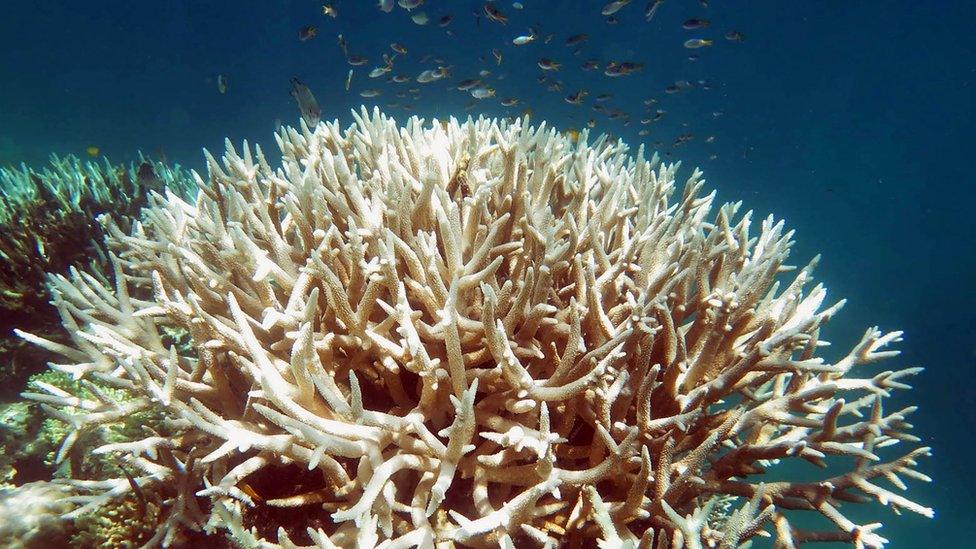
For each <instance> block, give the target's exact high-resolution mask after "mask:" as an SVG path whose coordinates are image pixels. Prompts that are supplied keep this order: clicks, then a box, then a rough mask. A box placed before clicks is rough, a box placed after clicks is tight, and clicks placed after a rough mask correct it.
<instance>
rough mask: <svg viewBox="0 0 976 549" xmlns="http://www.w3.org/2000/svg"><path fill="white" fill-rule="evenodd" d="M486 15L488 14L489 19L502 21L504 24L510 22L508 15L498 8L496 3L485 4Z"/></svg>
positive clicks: (497, 21)
mask: <svg viewBox="0 0 976 549" xmlns="http://www.w3.org/2000/svg"><path fill="white" fill-rule="evenodd" d="M485 15H487V16H488V19H490V20H492V21H494V22H496V23H501V24H502V25H504V24H506V23H508V17H506V16H505V14H504V13H502V12H501V10H499V9H498V8H496V7H495V6H494V4H485Z"/></svg>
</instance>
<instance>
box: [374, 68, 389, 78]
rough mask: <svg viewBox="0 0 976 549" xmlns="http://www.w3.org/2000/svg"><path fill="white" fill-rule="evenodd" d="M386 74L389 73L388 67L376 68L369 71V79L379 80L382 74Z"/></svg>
mask: <svg viewBox="0 0 976 549" xmlns="http://www.w3.org/2000/svg"><path fill="white" fill-rule="evenodd" d="M388 72H390V67H389V66H385V67H376V68H374V69H373V70H371V71H369V77H370V78H379V77H381V76H383V75H384V74H386V73H388Z"/></svg>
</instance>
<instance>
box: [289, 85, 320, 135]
mask: <svg viewBox="0 0 976 549" xmlns="http://www.w3.org/2000/svg"><path fill="white" fill-rule="evenodd" d="M291 96H292V97H294V98H295V101H298V109H299V110H300V111H301V113H302V119H304V120H305V123H306V124H307V125H308V127H309V128H314V127H315V126H317V125H318V123H319V120H321V119H322V109H320V108H319V103H318V101H316V100H315V96H314V95H312V90H310V89H308V86H306V85H305V84H302V81H301V80H299V79H298V77H293V78H292V79H291Z"/></svg>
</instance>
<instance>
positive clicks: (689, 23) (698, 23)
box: [681, 19, 711, 30]
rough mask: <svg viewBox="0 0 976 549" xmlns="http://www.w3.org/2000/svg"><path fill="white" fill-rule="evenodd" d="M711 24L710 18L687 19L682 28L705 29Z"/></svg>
mask: <svg viewBox="0 0 976 549" xmlns="http://www.w3.org/2000/svg"><path fill="white" fill-rule="evenodd" d="M709 25H711V22H710V21H709V20H708V19H686V20H685V22H684V23H682V24H681V28H683V29H685V30H695V29H703V28H705V27H707V26H709Z"/></svg>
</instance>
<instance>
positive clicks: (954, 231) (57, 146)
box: [0, 0, 976, 549]
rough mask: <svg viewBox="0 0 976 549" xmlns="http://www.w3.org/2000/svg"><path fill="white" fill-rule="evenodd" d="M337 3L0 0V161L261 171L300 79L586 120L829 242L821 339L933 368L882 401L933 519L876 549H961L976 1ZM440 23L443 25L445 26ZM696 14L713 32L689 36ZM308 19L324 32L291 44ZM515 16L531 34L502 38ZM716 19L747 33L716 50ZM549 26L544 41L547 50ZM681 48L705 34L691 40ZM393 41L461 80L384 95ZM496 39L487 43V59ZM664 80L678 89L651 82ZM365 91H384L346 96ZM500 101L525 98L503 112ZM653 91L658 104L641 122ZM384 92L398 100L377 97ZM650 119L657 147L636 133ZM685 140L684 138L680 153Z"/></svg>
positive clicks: (805, 244) (488, 109)
mask: <svg viewBox="0 0 976 549" xmlns="http://www.w3.org/2000/svg"><path fill="white" fill-rule="evenodd" d="M334 4H335V5H336V8H337V9H338V12H339V17H338V18H336V19H332V18H329V17H326V16H324V15H323V14H322V2H313V1H310V0H308V1H306V0H301V1H299V0H296V1H280V2H267V1H247V0H238V1H235V2H196V1H165V2H138V1H135V2H134V1H131V0H127V1H114V0H113V1H97V0H96V1H86V2H78V1H57V2H56V1H46V0H39V1H15V0H11V1H8V2H4V9H3V12H2V17H0V165H3V166H7V165H19V164H20V163H22V162H23V163H27V164H28V165H35V166H41V165H42V164H43V163H45V162H46V160H47V157H48V155H49V154H51V153H58V154H75V155H79V156H84V155H85V154H86V152H85V151H86V148H88V147H98V148H99V150H100V154H103V155H106V156H107V157H108V158H110V159H111V160H112V161H114V162H122V161H128V160H132V159H134V158H136V156H137V152H138V151H140V150H141V151H145V152H146V153H147V154H149V155H152V156H154V157H156V158H160V159H165V160H167V161H169V162H177V163H179V164H181V165H183V166H187V167H191V168H195V169H202V168H203V154H202V148H207V149H209V150H211V151H212V152H214V153H215V154H218V153H219V152H220V151H221V150H222V149H223V141H224V138H225V137H226V138H229V139H230V140H231V141H232V142H234V143H235V144H239V143H240V142H241V141H242V140H245V139H246V140H248V141H250V142H252V143H254V142H257V143H261V144H262V145H263V146H264V147H265V150H266V152H267V153H268V154H269V157H271V158H274V157H275V156H276V154H277V150H276V148H275V147H274V141H273V139H272V131H273V130H274V128H275V125H276V121H278V122H280V123H283V124H286V125H293V124H297V123H298V116H299V114H298V109H297V107H296V105H295V102H294V100H293V99H292V98H291V97H290V96H289V93H288V92H289V79H290V78H292V77H293V76H297V77H299V78H300V79H301V80H302V81H303V82H305V83H306V84H307V85H308V86H309V87H310V88H311V89H312V91H313V92H314V93H315V95H316V97H317V98H318V102H319V104H320V105H321V107H322V111H323V115H322V118H323V119H326V120H331V119H335V118H338V119H340V120H342V121H344V122H346V123H348V122H351V120H352V118H351V116H350V115H349V110H350V109H351V108H355V107H358V106H359V105H361V104H366V105H368V106H370V107H371V106H372V105H380V106H381V108H383V109H384V110H386V111H387V112H388V114H391V115H393V116H394V117H396V118H397V119H398V120H400V119H405V118H407V117H408V116H409V115H411V114H417V115H419V116H422V117H426V118H430V117H442V118H443V117H447V116H451V115H455V116H467V115H469V114H471V115H476V114H478V113H484V114H487V115H491V116H506V115H514V116H518V115H520V114H521V113H522V112H523V110H525V109H526V108H530V109H531V110H532V112H533V114H532V118H533V120H534V121H541V120H546V121H548V122H549V123H550V124H553V125H555V126H556V127H558V128H560V129H579V128H582V127H585V125H586V122H587V121H588V120H589V119H591V118H592V119H594V120H595V123H596V124H595V127H594V129H593V130H592V131H593V132H597V133H599V132H610V133H612V134H613V135H615V136H619V137H621V138H623V139H624V140H625V141H626V142H628V143H630V144H632V145H633V146H634V147H635V148H636V146H637V145H638V144H640V143H645V144H646V145H647V147H648V148H649V149H660V150H661V151H662V154H665V153H666V154H669V156H666V158H667V159H681V160H682V161H683V165H684V167H685V173H686V174H687V173H690V170H691V169H692V168H693V167H695V166H698V167H701V168H702V169H703V170H704V172H705V176H706V179H707V181H708V185H709V187H711V188H715V189H718V192H719V195H718V196H719V199H720V200H721V201H735V200H743V201H744V202H745V205H746V206H747V207H748V208H750V209H753V210H755V212H756V214H757V216H758V217H764V216H765V215H767V214H769V213H772V214H774V215H775V216H776V217H777V218H783V219H786V221H787V223H788V225H789V227H791V228H793V229H795V230H796V239H797V245H796V246H795V248H794V250H793V255H792V258H793V263H795V264H800V265H802V264H805V263H806V261H807V260H808V259H809V258H811V257H813V256H814V255H815V254H817V253H821V254H822V255H823V258H822V261H821V263H820V267H819V268H818V269H817V271H816V272H815V275H816V276H817V278H818V279H819V280H820V281H822V282H823V283H824V284H825V285H826V286H827V288H828V289H829V292H830V293H829V296H830V299H832V300H837V299H840V298H847V299H848V303H847V306H846V307H845V308H844V310H843V311H842V312H841V314H840V315H839V316H837V317H836V318H835V319H834V320H833V321H832V322H831V324H830V326H829V328H828V330H827V333H826V336H827V337H826V338H827V339H829V340H831V341H832V342H833V343H834V347H833V349H834V351H833V352H835V353H841V352H846V350H847V349H848V348H849V347H850V345H852V344H853V343H855V342H856V340H857V339H858V338H859V337H860V335H861V334H862V333H863V331H864V329H865V328H867V327H869V326H873V325H879V326H880V327H881V328H882V329H883V330H892V329H902V330H904V331H905V336H904V342H903V343H901V344H900V345H899V348H900V349H901V350H902V354H901V356H900V357H898V358H896V359H894V360H890V361H888V362H886V363H883V364H882V367H883V368H885V369H889V368H890V369H896V368H901V367H906V366H924V367H925V368H926V371H925V372H924V373H923V374H922V375H920V376H918V377H917V378H916V379H915V380H914V382H913V384H914V386H915V389H914V390H913V391H911V392H908V393H902V395H901V396H899V397H898V398H897V399H896V401H895V402H897V403H903V404H906V405H907V404H908V403H914V404H917V405H919V407H920V408H919V411H918V412H916V414H915V415H914V416H913V417H912V418H911V422H912V423H914V424H915V426H916V430H915V433H916V434H917V435H918V436H920V437H922V439H923V443H924V444H926V445H930V446H932V447H933V457H931V458H929V459H927V460H925V461H923V462H922V464H921V469H922V470H923V471H925V472H926V473H927V474H929V475H930V476H932V477H933V479H934V482H933V483H932V484H928V485H926V484H921V483H918V482H914V483H912V484H911V487H910V494H911V496H912V498H913V499H914V500H915V501H918V502H920V503H922V504H924V505H927V506H931V507H934V508H935V509H936V516H935V519H934V520H927V519H924V518H921V517H917V516H914V515H911V514H905V515H902V516H897V515H894V514H893V513H891V512H889V511H888V510H887V509H881V508H878V507H874V508H873V509H872V512H871V514H870V515H868V516H871V517H872V519H873V520H877V521H880V522H883V523H884V525H885V526H884V528H883V530H882V532H881V534H882V535H884V536H885V537H887V538H889V539H890V540H892V543H891V544H890V546H889V547H891V548H896V549H899V548H913V547H923V546H925V547H931V546H941V547H973V546H976V542H973V541H972V540H971V536H972V534H971V532H972V523H973V520H974V519H976V481H974V474H976V473H974V466H973V463H974V457H976V441H974V438H973V433H974V432H976V291H974V284H976V244H974V242H976V230H974V218H976V214H974V211H973V210H974V203H976V200H974V198H976V182H974V180H973V176H972V171H973V160H974V153H976V138H974V134H976V133H974V130H976V128H974V118H973V108H974V97H976V89H974V78H976V51H974V43H973V38H972V36H973V33H972V26H973V22H974V21H976V2H973V1H972V0H956V1H950V0H946V1H932V2H919V1H906V0H892V1H885V2H880V1H864V2H846V1H845V2H841V1H820V2H798V1H785V2H784V1H782V0H759V1H750V2H744V1H743V2H734V1H731V0H714V1H711V2H708V4H709V5H708V6H707V7H704V6H703V5H702V4H701V3H699V2H697V1H691V0H684V1H679V0H667V1H666V2H664V3H663V4H662V6H661V7H660V9H659V11H658V13H657V14H656V15H655V17H654V19H653V20H652V21H651V22H650V23H648V22H646V21H645V20H644V17H643V15H642V11H643V9H644V5H645V2H644V1H642V0H635V1H634V2H632V3H631V4H630V5H629V6H626V7H625V8H623V9H622V10H620V11H619V12H618V13H617V14H616V17H617V18H618V19H619V23H617V24H615V25H610V24H607V23H606V21H605V18H604V17H602V16H601V15H600V7H601V6H602V5H603V4H604V2H601V1H583V0H567V1H540V0H523V1H522V4H523V5H524V9H522V10H516V9H513V8H512V5H511V2H502V1H499V2H496V3H495V5H496V6H497V7H498V8H499V9H501V10H502V11H503V12H504V13H505V14H506V15H507V16H508V17H509V21H508V24H507V25H500V24H498V23H493V22H490V21H487V20H486V18H485V17H483V16H482V17H481V18H480V24H479V23H477V22H476V18H475V16H474V15H473V14H472V12H473V11H479V12H480V11H481V8H482V6H483V2H468V1H447V0H428V1H427V2H426V4H425V5H424V6H422V8H421V10H423V11H426V12H427V13H428V14H429V16H430V18H431V21H430V23H428V24H427V25H425V26H419V25H416V24H414V23H413V22H412V21H411V19H410V15H409V14H408V13H407V12H406V11H404V10H401V9H399V8H397V9H395V10H394V12H393V13H390V14H384V13H381V12H380V11H379V10H378V9H377V8H376V7H375V2H374V1H372V0H362V1H359V0H355V1H354V0H345V1H340V2H334ZM447 13H451V14H453V16H454V20H453V22H452V23H451V24H450V25H449V26H448V27H445V28H442V27H439V26H438V25H437V19H438V18H439V17H440V16H442V15H444V14H447ZM482 13H483V12H482ZM691 17H699V18H705V19H709V20H710V21H711V26H710V27H708V28H705V29H701V30H697V31H689V30H684V29H682V28H681V23H682V21H684V20H686V19H688V18H691ZM306 25H315V26H316V27H317V28H318V36H316V37H315V38H313V39H311V40H308V41H299V40H298V37H297V33H298V30H299V29H300V28H301V27H304V26H306ZM530 25H537V26H538V28H539V31H540V35H541V36H540V39H539V40H537V41H536V42H535V43H532V44H529V45H526V46H522V47H516V46H513V45H512V43H511V40H512V38H514V37H515V36H518V35H521V34H527V33H528V27H529V26H530ZM447 30H451V31H452V32H453V36H450V35H448V34H447V32H446V31H447ZM729 30H736V31H739V32H741V33H742V35H743V36H744V40H743V41H742V42H740V43H735V42H731V41H728V40H726V39H724V38H723V35H724V34H725V33H726V32H728V31H729ZM550 32H552V33H555V38H554V39H553V41H552V43H550V44H543V43H542V42H543V40H542V37H543V36H544V35H545V34H548V33H550ZM339 33H342V34H343V35H344V36H345V38H346V40H347V41H348V44H349V52H350V53H351V54H358V55H364V56H367V57H369V58H370V62H369V63H367V64H366V65H364V66H359V67H353V68H354V69H355V76H354V79H353V83H352V88H351V90H350V91H349V92H346V91H345V90H344V81H345V78H346V73H347V71H348V69H349V68H350V67H349V66H348V65H347V64H346V62H345V60H344V59H343V57H342V53H341V51H340V49H339V47H338V46H337V45H336V35H337V34H339ZM576 33H587V34H589V40H588V41H587V42H585V43H583V44H582V46H581V48H582V54H581V55H580V56H574V55H573V49H572V48H568V47H566V46H564V41H565V39H566V37H567V36H568V35H571V34H576ZM695 37H701V38H714V40H715V44H714V45H713V46H711V47H707V48H701V49H698V50H689V49H686V48H684V47H682V43H683V42H684V40H686V39H688V38H695ZM392 41H396V42H400V43H402V44H403V45H405V46H406V47H407V48H408V49H409V53H408V54H407V55H406V56H401V57H399V58H398V59H397V60H396V62H395V69H394V72H393V73H394V74H395V73H398V72H403V73H404V74H408V75H411V76H415V75H416V74H418V73H419V72H420V71H421V70H423V69H424V68H433V67H434V66H433V65H432V64H431V63H426V64H421V63H420V62H419V60H420V58H421V57H422V56H423V55H425V54H431V55H433V56H438V57H443V58H444V59H445V61H446V63H447V64H449V65H452V66H453V69H452V73H453V77H452V79H451V80H449V81H445V80H442V81H439V82H434V83H431V84H427V85H423V86H420V87H422V93H421V95H420V97H419V98H418V99H416V100H414V99H409V98H408V99H400V98H396V97H395V96H394V90H395V89H396V87H400V88H406V87H413V86H419V85H418V84H416V83H410V84H386V83H383V78H379V79H376V80H373V81H370V80H369V79H368V78H367V76H366V73H368V72H369V70H370V69H371V68H372V67H374V66H376V65H378V64H380V56H381V54H382V53H392V52H391V51H390V49H389V43H390V42H392ZM492 48H497V49H498V50H499V52H500V53H502V56H503V61H502V63H501V64H500V65H496V62H495V59H494V57H493V55H492V53H491V50H492ZM689 54H698V55H699V59H698V60H697V61H689V60H688V59H687V57H688V55H689ZM543 56H545V57H550V58H552V59H554V60H555V61H558V62H562V63H563V68H562V70H560V71H559V72H558V73H555V74H549V76H552V77H554V78H558V79H560V80H562V81H563V82H564V86H563V89H562V91H561V92H550V91H547V90H546V89H545V87H544V86H542V85H540V84H539V83H537V82H536V77H537V75H538V74H539V73H540V72H541V71H540V70H539V68H538V67H537V66H536V61H537V60H538V59H539V58H540V57H543ZM479 58H481V59H479ZM589 58H594V59H600V60H601V61H603V62H606V61H608V60H618V61H636V62H642V63H644V64H645V66H644V68H643V70H642V71H641V72H637V73H635V74H631V75H628V76H624V77H619V78H608V77H606V76H604V75H603V74H602V71H592V72H584V71H582V70H580V69H579V66H580V63H581V62H582V61H584V60H585V59H589ZM481 69H487V70H491V71H492V73H491V75H489V76H487V77H485V79H484V80H485V81H486V82H487V83H490V84H491V85H492V86H493V87H494V88H496V90H497V97H495V98H490V99H486V100H482V101H478V102H474V106H473V108H470V107H468V104H469V103H471V102H473V100H472V98H471V97H470V95H468V94H466V93H465V92H460V91H457V90H454V89H453V85H456V83H457V82H458V81H459V80H461V79H464V78H475V77H477V72H478V71H479V70H481ZM218 74H224V75H226V76H227V79H228V89H227V92H226V93H225V94H220V93H219V92H218V91H217V85H216V78H217V75H218ZM499 75H503V77H504V78H503V79H501V80H498V79H497V77H498V76H499ZM678 80H687V81H689V82H691V83H692V84H693V88H692V89H688V90H684V91H681V92H679V93H676V94H667V93H665V92H664V89H665V88H666V87H667V86H669V85H671V84H673V83H674V82H675V81H678ZM699 81H704V82H705V83H707V84H708V87H710V88H711V89H703V88H704V87H705V86H704V85H703V84H701V83H699ZM451 83H453V85H452V84H451ZM365 88H377V89H379V90H381V91H382V92H383V94H382V95H381V96H379V97H374V98H363V97H360V95H359V91H361V90H363V89H365ZM449 88H450V89H449ZM578 89H586V90H588V91H589V93H590V95H589V96H588V97H587V98H586V100H585V101H584V104H583V105H578V106H577V105H571V104H568V103H567V102H565V101H564V100H563V98H564V97H565V96H567V95H569V94H571V93H573V92H575V91H576V90H578ZM604 92H608V93H613V94H614V95H613V98H612V99H611V100H610V101H608V102H607V105H608V106H609V107H613V108H617V109H620V110H622V111H626V112H627V113H629V115H630V120H631V123H630V125H629V126H624V125H623V124H622V121H621V120H619V119H618V120H609V119H608V118H607V117H606V116H605V115H604V114H601V113H596V112H593V111H592V110H591V106H592V105H593V104H594V97H595V96H596V95H597V94H600V93H604ZM502 97H515V98H518V99H519V100H520V104H519V105H518V106H515V107H513V108H510V109H506V108H504V107H502V106H501V105H500V103H499V98H502ZM647 98H655V99H657V101H658V103H656V104H655V105H653V106H651V110H650V114H649V113H648V111H646V110H645V106H644V104H643V103H642V102H643V100H645V99H647ZM392 102H400V103H412V108H411V109H403V108H385V107H383V105H384V104H386V103H392ZM466 109H470V110H466ZM656 109H663V110H665V111H666V113H665V115H664V116H663V118H662V119H661V120H660V121H659V122H656V123H654V124H650V125H647V126H643V125H641V123H640V120H641V119H642V118H648V117H649V116H650V115H651V114H653V112H654V111H655V110H656ZM715 113H719V115H718V116H716V115H715ZM644 128H648V129H649V130H650V134H649V135H647V136H641V135H639V134H638V132H639V130H641V129H644ZM682 134H693V135H694V139H692V140H691V141H690V142H688V143H685V144H683V145H680V146H674V145H673V141H674V139H675V138H676V137H677V136H679V135H682ZM708 136H714V141H713V142H712V143H706V142H705V141H706V138H707V137H708ZM656 141H660V142H661V144H660V145H659V146H655V145H654V142H656ZM712 156H714V158H711V157H712Z"/></svg>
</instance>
